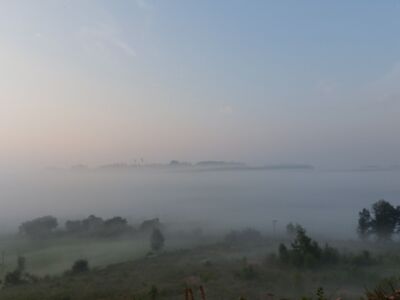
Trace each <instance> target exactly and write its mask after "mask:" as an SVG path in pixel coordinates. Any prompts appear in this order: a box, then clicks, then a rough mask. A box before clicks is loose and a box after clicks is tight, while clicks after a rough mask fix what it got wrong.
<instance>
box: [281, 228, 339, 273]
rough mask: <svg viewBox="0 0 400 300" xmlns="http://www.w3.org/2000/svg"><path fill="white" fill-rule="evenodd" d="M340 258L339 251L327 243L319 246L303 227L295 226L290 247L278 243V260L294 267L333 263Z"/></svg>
mask: <svg viewBox="0 0 400 300" xmlns="http://www.w3.org/2000/svg"><path fill="white" fill-rule="evenodd" d="M339 259H340V254H339V251H338V250H337V249H335V248H333V247H330V246H329V245H328V244H325V246H324V247H321V246H320V245H319V244H318V243H317V242H316V241H314V240H313V239H311V238H310V237H309V236H308V235H307V234H306V231H305V229H304V228H303V227H301V226H299V225H297V226H296V238H295V240H294V242H292V243H291V248H288V247H286V246H285V245H284V244H280V245H279V260H280V261H281V262H282V263H283V264H288V265H293V266H296V267H306V268H309V267H315V266H317V265H322V264H333V263H336V262H338V261H339Z"/></svg>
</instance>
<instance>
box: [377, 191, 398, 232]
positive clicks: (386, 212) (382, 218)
mask: <svg viewBox="0 0 400 300" xmlns="http://www.w3.org/2000/svg"><path fill="white" fill-rule="evenodd" d="M372 214H373V219H372V222H371V227H372V230H373V232H374V233H375V234H376V236H377V237H378V239H380V240H391V239H392V235H393V233H394V231H395V229H396V226H397V224H398V220H399V214H398V210H397V209H396V208H395V207H394V206H393V205H392V204H390V203H389V202H387V201H385V200H383V199H382V200H379V201H378V202H375V203H374V204H373V205H372Z"/></svg>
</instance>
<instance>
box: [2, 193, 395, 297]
mask: <svg viewBox="0 0 400 300" xmlns="http://www.w3.org/2000/svg"><path fill="white" fill-rule="evenodd" d="M387 215H391V216H393V218H386V216H387ZM399 216H400V209H399V208H394V207H393V206H391V204H390V203H388V202H386V201H383V200H381V201H378V202H377V203H375V204H374V205H373V208H372V213H370V212H369V211H368V210H366V209H364V210H363V211H362V212H361V213H360V215H359V226H358V233H359V234H360V232H362V233H363V234H360V237H361V240H360V241H337V240H336V241H329V243H328V241H321V240H316V239H314V238H313V237H311V236H310V235H309V234H308V232H307V231H306V230H305V228H303V227H302V226H300V225H298V224H291V223H290V224H288V226H287V234H286V236H276V235H274V237H273V238H272V237H268V236H265V234H263V233H262V232H260V231H258V230H255V229H251V228H247V229H243V230H234V231H231V232H229V233H228V234H226V235H225V236H224V237H222V236H218V237H215V236H213V237H211V236H206V235H204V234H203V233H202V231H201V230H199V229H196V230H192V231H190V230H189V231H186V232H183V231H180V232H179V231H170V230H167V229H166V227H165V226H164V225H162V224H161V223H160V222H159V220H158V219H152V220H147V221H145V222H143V223H142V224H140V225H138V226H132V225H128V224H127V222H126V220H125V219H122V218H120V217H114V218H111V219H107V220H103V219H101V218H97V217H95V216H89V217H88V218H86V219H83V220H75V221H68V222H67V223H66V226H65V228H64V229H62V228H61V229H57V230H55V228H57V220H55V219H54V218H53V217H51V216H47V217H42V218H37V219H34V220H31V221H28V222H25V223H23V224H22V225H21V227H20V235H19V236H17V237H15V236H14V237H13V238H11V239H9V240H3V241H0V246H1V247H2V249H3V253H4V252H6V253H14V256H12V258H11V260H10V256H6V257H4V256H3V258H5V259H4V261H3V262H2V272H3V280H2V289H1V290H0V299H6V300H7V299H16V300H18V299H31V300H36V299H37V300H39V299H40V300H50V299H55V300H57V299H59V300H68V299H71V300H72V299H77V300H83V299H87V300H92V299H136V300H137V299H142V300H146V299H149V300H155V299H166V300H168V299H182V298H183V297H185V299H187V300H193V299H195V298H197V299H206V298H207V299H268V300H271V299H303V300H313V299H316V300H327V299H337V298H343V299H360V298H361V297H364V298H367V299H369V300H397V299H399V300H400V289H399V288H397V285H398V282H399V280H397V279H393V278H395V277H396V276H398V275H399V272H398V270H399V269H400V251H399V250H400V245H399V244H398V243H397V242H394V241H392V235H393V233H394V232H395V231H397V230H398V229H397V227H398V226H399V224H400V221H399V220H400V217H399ZM362 228H363V231H362V230H361V229H362ZM364 229H365V230H364ZM366 237H367V238H366ZM377 242H378V243H377ZM79 247H81V248H79ZM77 249H81V250H80V251H78V250H77ZM82 249H85V251H82ZM4 250H6V251H4ZM21 254H23V255H21ZM53 263H54V264H57V267H56V268H55V267H54V265H53ZM43 266H45V268H46V269H41V268H43ZM387 278H392V279H391V280H390V281H387ZM385 280H386V281H385ZM379 282H384V283H383V284H380V285H378V287H376V285H377V283H379Z"/></svg>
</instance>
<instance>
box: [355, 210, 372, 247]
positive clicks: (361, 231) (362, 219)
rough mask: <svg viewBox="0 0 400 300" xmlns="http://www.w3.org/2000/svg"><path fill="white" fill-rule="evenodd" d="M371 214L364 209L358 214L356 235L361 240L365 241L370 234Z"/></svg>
mask: <svg viewBox="0 0 400 300" xmlns="http://www.w3.org/2000/svg"><path fill="white" fill-rule="evenodd" d="M371 223H372V222H371V213H370V212H369V210H368V209H366V208H364V209H363V210H362V211H360V212H359V213H358V227H357V233H358V236H359V237H360V238H361V239H362V240H366V239H367V238H368V236H369V235H370V233H371V225H372V224H371Z"/></svg>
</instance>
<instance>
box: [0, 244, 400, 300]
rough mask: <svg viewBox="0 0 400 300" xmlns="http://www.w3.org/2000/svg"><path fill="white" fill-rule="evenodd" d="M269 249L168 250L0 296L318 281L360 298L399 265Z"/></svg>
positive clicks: (145, 292) (142, 295)
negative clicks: (312, 258) (277, 255)
mask: <svg viewBox="0 0 400 300" xmlns="http://www.w3.org/2000/svg"><path fill="white" fill-rule="evenodd" d="M274 248H276V245H275V244H273V243H272V242H268V241H264V242H262V243H258V244H252V245H227V244H224V243H221V244H214V245H209V246H198V247H194V248H193V249H191V250H170V251H168V252H165V253H163V254H160V255H158V256H155V257H148V258H146V257H143V256H142V258H140V259H137V260H135V261H129V262H125V263H119V264H114V265H110V266H107V267H95V268H92V270H91V271H89V272H86V273H83V274H79V275H58V276H53V277H46V278H44V279H42V280H40V281H39V282H37V283H34V284H26V285H19V286H12V287H6V288H5V289H3V290H1V291H0V299H2V300H3V299H4V300H7V299H13V300H17V299H24V300H25V299H31V300H36V299H37V300H47V299H60V300H61V299H62V300H67V299H74V300H75V299H77V300H80V299H183V297H184V288H185V287H186V286H189V287H193V289H194V290H195V296H196V295H197V296H196V298H197V299H200V298H199V295H198V287H199V286H200V285H203V286H204V287H205V289H206V294H207V299H239V297H240V296H245V298H246V299H271V295H272V294H273V295H275V297H277V298H281V297H288V298H297V299H298V298H300V297H301V296H302V295H311V294H314V293H315V291H316V290H317V288H318V287H320V286H323V287H324V289H325V293H326V295H328V296H329V297H338V296H342V297H344V298H345V299H359V297H360V296H361V295H362V294H364V292H365V287H373V286H374V285H375V284H376V283H377V282H379V281H380V280H381V279H382V278H383V277H387V276H392V275H397V274H398V270H399V267H400V259H399V257H398V256H397V254H393V256H392V257H390V256H389V255H385V256H381V257H380V258H379V262H377V263H376V264H374V265H371V266H368V267H362V266H355V265H354V266H353V265H342V264H338V265H337V266H330V267H329V268H318V269H312V270H301V269H296V268H291V267H283V266H281V265H279V264H277V263H276V262H274V261H273V259H271V257H269V256H268V255H269V254H270V253H271V251H273V249H274ZM134 252H135V251H133V250H132V253H134ZM89 262H90V261H89ZM378 274H379V275H378Z"/></svg>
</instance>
